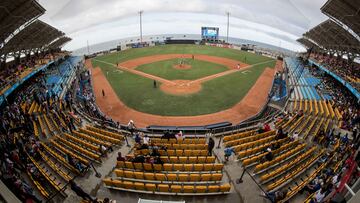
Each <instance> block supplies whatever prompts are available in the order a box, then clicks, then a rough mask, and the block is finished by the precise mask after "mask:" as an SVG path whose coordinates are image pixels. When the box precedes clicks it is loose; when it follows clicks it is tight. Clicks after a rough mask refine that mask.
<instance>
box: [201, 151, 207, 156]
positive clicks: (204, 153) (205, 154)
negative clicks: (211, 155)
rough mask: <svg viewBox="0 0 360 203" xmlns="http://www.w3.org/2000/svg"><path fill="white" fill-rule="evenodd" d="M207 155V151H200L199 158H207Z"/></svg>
mask: <svg viewBox="0 0 360 203" xmlns="http://www.w3.org/2000/svg"><path fill="white" fill-rule="evenodd" d="M207 155H208V151H207V150H201V151H200V156H207Z"/></svg>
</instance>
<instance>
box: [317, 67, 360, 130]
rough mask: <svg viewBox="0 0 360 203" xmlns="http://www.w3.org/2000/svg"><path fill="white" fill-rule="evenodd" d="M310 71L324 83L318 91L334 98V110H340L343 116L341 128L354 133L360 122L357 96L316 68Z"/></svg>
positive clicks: (359, 107)
mask: <svg viewBox="0 0 360 203" xmlns="http://www.w3.org/2000/svg"><path fill="white" fill-rule="evenodd" d="M310 70H311V72H312V74H313V75H314V76H316V77H318V78H321V80H322V83H321V84H320V85H318V86H317V87H316V88H317V90H319V91H320V92H325V93H327V94H329V95H330V96H331V97H332V98H334V99H333V101H334V102H335V105H334V108H335V107H336V108H338V109H339V111H340V112H341V114H342V123H341V126H340V127H341V128H343V129H347V130H350V131H352V130H353V129H354V128H355V127H357V126H358V125H359V122H360V104H359V103H358V101H357V99H356V98H355V96H354V95H353V94H352V93H351V92H349V91H348V90H347V89H346V88H345V87H344V86H343V85H342V84H341V83H340V82H338V81H337V80H335V79H334V78H332V77H331V76H329V75H328V74H326V73H325V72H323V71H321V70H318V69H315V68H311V69H310Z"/></svg>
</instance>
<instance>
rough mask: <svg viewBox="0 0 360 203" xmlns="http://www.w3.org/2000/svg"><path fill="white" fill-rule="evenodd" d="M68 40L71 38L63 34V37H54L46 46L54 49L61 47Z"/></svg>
mask: <svg viewBox="0 0 360 203" xmlns="http://www.w3.org/2000/svg"><path fill="white" fill-rule="evenodd" d="M69 41H71V38H69V37H66V36H63V37H60V38H58V39H56V40H55V41H53V42H52V43H51V44H49V45H48V46H47V47H48V48H49V49H56V48H59V47H62V46H63V45H65V44H66V43H68V42H69Z"/></svg>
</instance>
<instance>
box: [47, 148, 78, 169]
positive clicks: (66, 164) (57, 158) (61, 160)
mask: <svg viewBox="0 0 360 203" xmlns="http://www.w3.org/2000/svg"><path fill="white" fill-rule="evenodd" d="M41 146H42V147H43V148H44V151H46V152H47V153H48V154H50V155H51V156H52V157H54V158H55V159H56V160H57V161H60V162H61V163H62V165H63V166H65V167H66V168H68V169H70V170H71V171H72V172H73V173H75V174H78V173H79V171H78V170H77V169H76V168H74V167H73V166H72V165H70V164H69V163H68V161H67V160H66V159H65V158H64V157H63V156H61V155H60V154H59V153H57V152H55V151H54V150H52V149H51V148H50V147H48V146H47V145H46V144H44V143H41Z"/></svg>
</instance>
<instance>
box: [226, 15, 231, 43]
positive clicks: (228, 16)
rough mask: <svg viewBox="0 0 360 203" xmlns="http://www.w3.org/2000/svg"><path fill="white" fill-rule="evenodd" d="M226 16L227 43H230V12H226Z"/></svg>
mask: <svg viewBox="0 0 360 203" xmlns="http://www.w3.org/2000/svg"><path fill="white" fill-rule="evenodd" d="M226 15H227V28H226V43H229V21H230V12H226Z"/></svg>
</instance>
